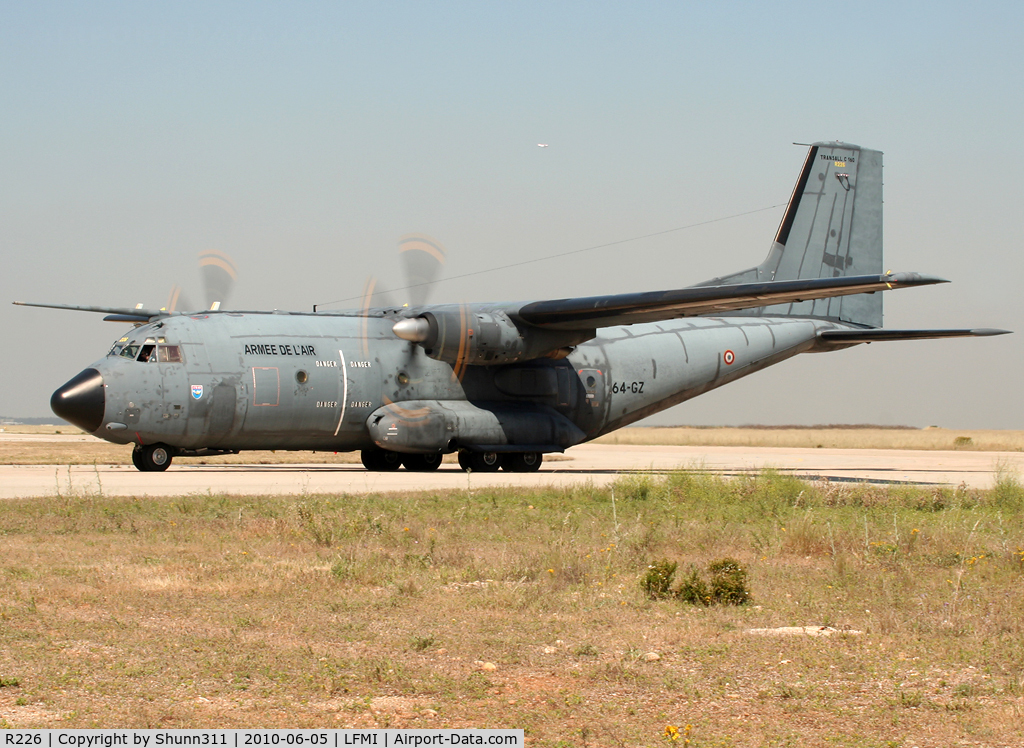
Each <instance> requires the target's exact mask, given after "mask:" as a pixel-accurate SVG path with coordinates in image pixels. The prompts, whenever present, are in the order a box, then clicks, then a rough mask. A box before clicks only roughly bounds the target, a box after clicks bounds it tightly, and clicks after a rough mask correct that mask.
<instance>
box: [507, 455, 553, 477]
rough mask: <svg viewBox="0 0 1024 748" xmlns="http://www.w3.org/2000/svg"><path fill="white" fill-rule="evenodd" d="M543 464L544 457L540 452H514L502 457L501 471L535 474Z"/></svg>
mask: <svg viewBox="0 0 1024 748" xmlns="http://www.w3.org/2000/svg"><path fill="white" fill-rule="evenodd" d="M542 462H544V455H542V454H541V453H540V452H513V453H511V454H507V455H503V456H502V458H501V469H502V470H505V471H507V472H510V473H535V472H536V471H538V470H540V464H541V463H542Z"/></svg>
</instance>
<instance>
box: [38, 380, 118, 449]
mask: <svg viewBox="0 0 1024 748" xmlns="http://www.w3.org/2000/svg"><path fill="white" fill-rule="evenodd" d="M106 399H107V398H106V393H105V392H104V389H103V376H102V375H101V374H100V373H99V372H98V371H97V370H96V369H85V370H84V371H82V372H81V373H80V374H78V375H76V376H75V377H73V378H72V379H71V380H69V381H68V382H67V384H65V385H64V386H63V387H61V388H60V389H58V390H57V391H56V392H54V393H53V396H52V397H51V398H50V408H51V409H52V410H53V412H54V413H56V414H57V415H58V416H60V417H61V418H63V419H64V420H65V421H68V422H69V423H73V424H74V425H75V426H78V427H79V428H81V429H82V430H84V431H88V432H89V433H90V434H91V433H93V432H95V431H96V430H98V429H99V427H100V426H101V425H102V424H103V411H104V409H105V408H106Z"/></svg>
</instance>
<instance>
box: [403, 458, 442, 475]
mask: <svg viewBox="0 0 1024 748" xmlns="http://www.w3.org/2000/svg"><path fill="white" fill-rule="evenodd" d="M402 465H403V466H404V467H405V469H406V470H410V471H412V472H414V473H429V472H431V471H433V470H437V469H438V468H439V467H441V454H432V455H405V456H404V457H402Z"/></svg>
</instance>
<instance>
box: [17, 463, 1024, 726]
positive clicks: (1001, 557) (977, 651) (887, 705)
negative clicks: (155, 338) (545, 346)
mask: <svg viewBox="0 0 1024 748" xmlns="http://www.w3.org/2000/svg"><path fill="white" fill-rule="evenodd" d="M0 549H2V554H0V684H3V685H0V715H2V718H0V726H7V727H94V726H108V727H109V726H124V727H126V726H133V727H161V728H162V727H211V726H217V727H242V726H245V727H255V726H261V727H343V726H355V727H371V726H375V727H384V726H390V727H399V726H404V727H441V726H443V727H465V726H479V727H522V728H524V729H525V730H526V734H527V737H528V738H529V739H530V740H531V741H532V744H533V745H537V746H570V745H588V746H622V745H630V746H632V745H655V744H659V743H662V742H666V738H665V737H664V731H665V727H666V725H675V726H678V727H679V728H680V729H681V730H682V729H683V726H684V725H686V724H691V725H692V726H693V728H692V730H691V733H690V739H691V744H692V745H702V746H764V745H773V746H780V745H794V746H807V745H840V746H889V745H908V746H909V745H954V744H958V742H959V741H962V740H967V741H968V742H969V743H970V744H972V745H1018V744H1019V736H1020V733H1019V726H1020V724H1021V718H1022V716H1024V714H1022V709H1024V618H1022V617H1021V615H1020V610H1021V609H1022V607H1024V584H1022V581H1024V490H1022V488H1021V486H1020V484H1019V483H1018V482H1017V481H1016V479H1015V478H1013V477H1012V476H1003V478H1002V480H1001V482H1000V483H999V485H998V486H997V488H996V489H994V490H993V491H991V492H974V491H967V490H959V491H953V490H946V489H916V488H906V487H895V488H879V487H860V486H846V487H837V486H831V485H827V484H825V485H811V484H807V483H802V482H800V481H797V480H795V479H791V478H785V477H780V476H778V475H775V474H772V473H767V474H765V475H762V476H759V477H756V478H750V479H737V480H734V481H731V482H729V481H725V480H723V479H721V478H718V477H715V476H708V475H698V474H687V473H679V474H673V475H670V476H668V477H667V478H655V477H651V476H630V477H626V478H624V479H622V480H621V481H619V482H618V483H617V484H615V485H614V486H612V487H610V488H600V489H599V488H595V487H593V486H591V485H586V484H584V485H578V486H576V487H573V488H568V489H554V488H547V489H536V490H522V491H511V490H508V489H502V490H493V491H491V490H483V491H476V492H474V493H473V494H472V495H470V494H467V493H466V492H459V491H450V492H442V493H420V494H407V495H373V494H371V495H365V496H308V497H302V498H301V499H298V500H296V499H295V498H280V497H245V498H238V497H220V496H188V497H181V498H175V499H110V498H105V497H102V496H80V497H76V498H68V497H65V498H62V499H57V498H54V499H50V500H42V501H41V500H38V499H32V500H18V501H8V502H4V511H3V513H2V514H0ZM723 556H733V557H736V558H737V559H739V560H740V561H741V562H742V563H743V564H745V565H746V566H747V567H748V568H749V573H750V586H751V589H752V593H753V597H754V599H753V603H752V604H750V605H747V606H742V607H711V608H703V607H701V608H697V607H692V606H685V605H682V604H680V603H679V602H678V601H674V600H662V601H651V600H648V599H647V598H646V597H645V596H644V594H643V591H642V590H641V587H640V585H639V581H640V579H641V578H642V577H643V575H644V573H645V572H646V570H647V567H648V565H649V564H651V563H653V562H655V561H658V560H660V559H669V560H672V561H676V562H678V563H679V568H680V571H681V572H683V571H685V570H687V569H688V568H689V566H690V565H691V564H698V565H701V566H703V565H704V564H706V563H707V561H709V560H712V559H715V558H720V557H723ZM804 624H823V625H832V626H835V627H837V628H844V627H849V628H852V629H859V630H863V631H865V634H864V635H861V636H853V635H849V636H843V635H840V636H838V637H833V638H828V639H819V638H803V637H800V638H787V639H773V638H766V637H755V636H750V635H747V634H745V633H744V630H745V629H748V628H762V627H771V626H781V625H804ZM651 652H654V653H657V654H658V655H659V658H658V659H653V658H651V659H650V660H648V659H647V658H645V657H644V655H646V654H648V653H651ZM481 663H493V664H494V665H495V669H493V670H490V669H485V668H483V667H482V665H481ZM679 743H680V744H681V743H682V740H681V739H680V741H679Z"/></svg>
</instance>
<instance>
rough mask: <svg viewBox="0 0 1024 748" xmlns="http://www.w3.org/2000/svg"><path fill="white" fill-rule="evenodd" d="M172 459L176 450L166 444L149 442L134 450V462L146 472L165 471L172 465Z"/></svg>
mask: <svg viewBox="0 0 1024 748" xmlns="http://www.w3.org/2000/svg"><path fill="white" fill-rule="evenodd" d="M136 458H137V459H136ZM172 459H174V450H173V449H172V448H171V447H168V446H167V445H166V444H147V445H146V446H144V447H140V448H139V449H137V450H133V451H132V462H133V463H134V464H135V467H137V468H138V469H139V470H141V471H142V472H144V473H158V472H163V471H164V470H166V469H167V468H169V467H170V466H171V460H172Z"/></svg>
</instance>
